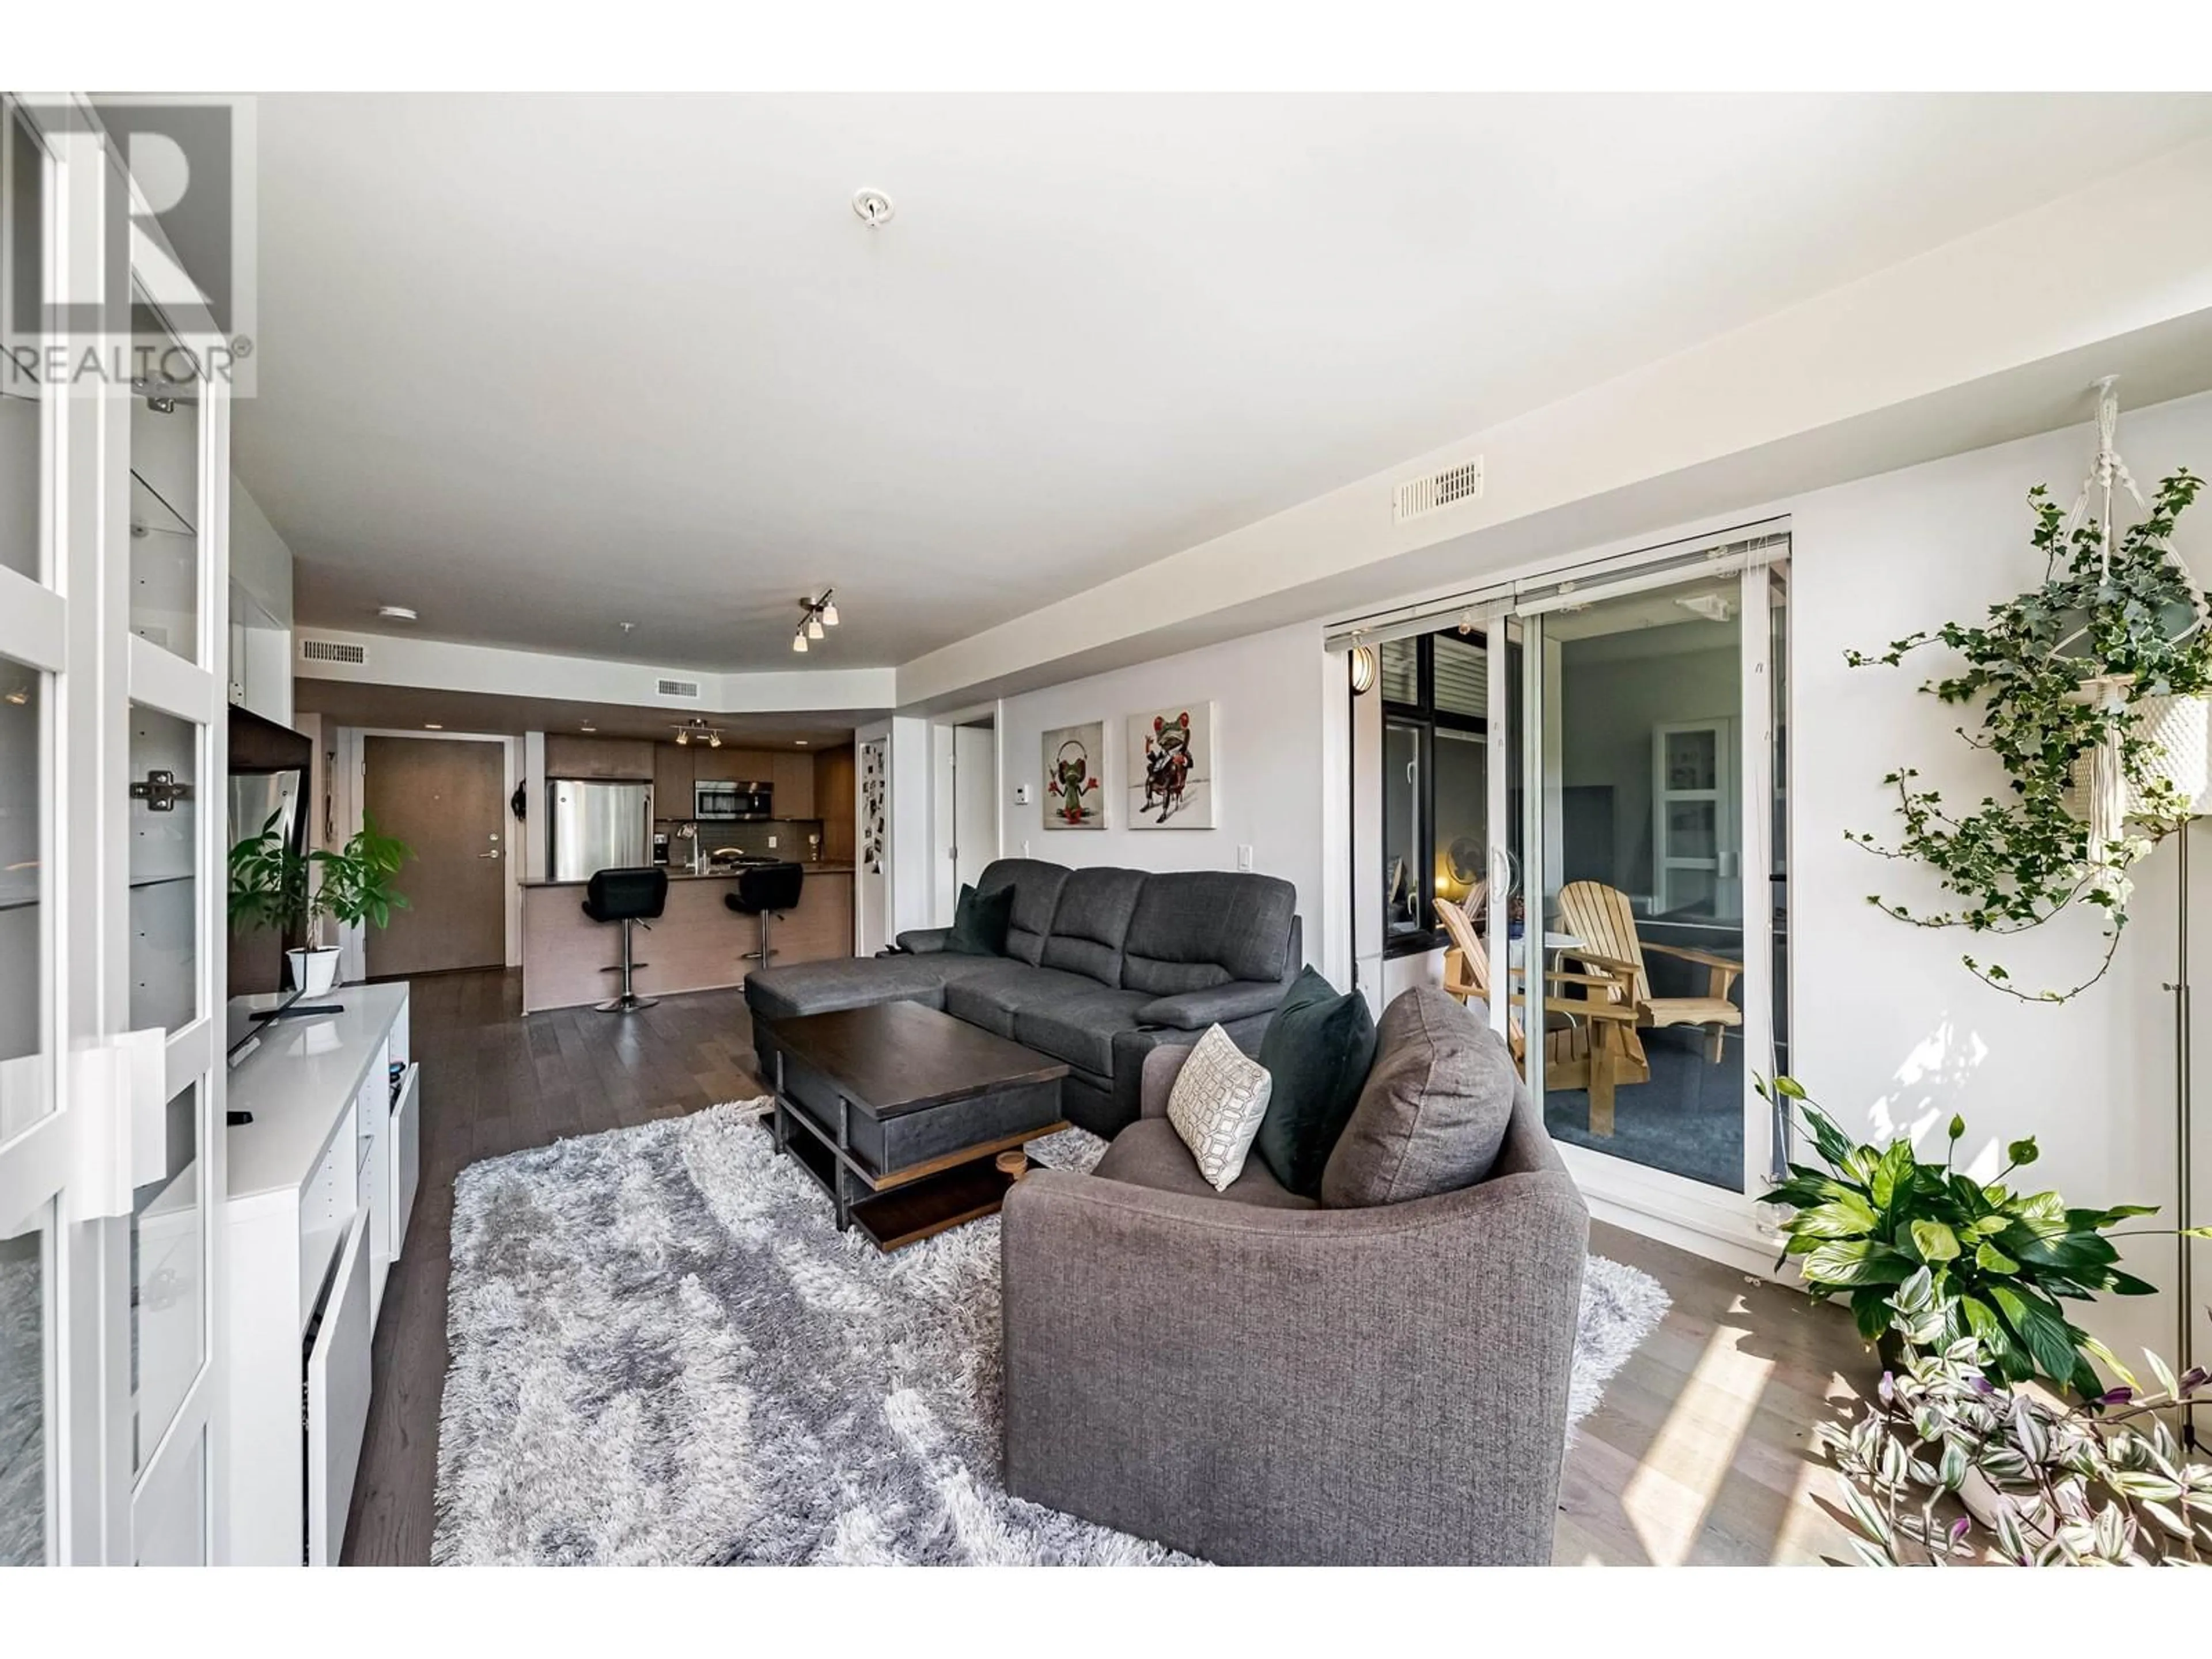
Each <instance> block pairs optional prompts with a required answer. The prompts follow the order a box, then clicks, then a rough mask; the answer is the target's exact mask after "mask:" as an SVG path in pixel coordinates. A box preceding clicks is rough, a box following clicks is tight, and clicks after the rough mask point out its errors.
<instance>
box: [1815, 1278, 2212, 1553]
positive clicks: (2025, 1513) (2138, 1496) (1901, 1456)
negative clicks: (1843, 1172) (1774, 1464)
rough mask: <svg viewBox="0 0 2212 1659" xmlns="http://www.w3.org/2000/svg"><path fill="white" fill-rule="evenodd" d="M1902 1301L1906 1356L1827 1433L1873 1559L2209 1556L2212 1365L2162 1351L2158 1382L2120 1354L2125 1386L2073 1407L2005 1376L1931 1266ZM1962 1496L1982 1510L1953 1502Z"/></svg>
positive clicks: (1895, 1310)
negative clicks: (2204, 1405)
mask: <svg viewBox="0 0 2212 1659" xmlns="http://www.w3.org/2000/svg"><path fill="white" fill-rule="evenodd" d="M1889 1308H1890V1311H1891V1312H1892V1314H1893V1316H1894V1319H1895V1322H1896V1329H1897V1330H1898V1332H1899V1334H1900V1335H1901V1336H1902V1337H1903V1338H1904V1340H1905V1345H1906V1346H1905V1355H1904V1358H1903V1359H1902V1362H1901V1364H1899V1367H1898V1368H1897V1369H1896V1370H1893V1371H1892V1372H1891V1373H1889V1374H1888V1375H1886V1376H1884V1377H1883V1378H1882V1380H1881V1387H1880V1388H1879V1389H1877V1390H1876V1392H1875V1401H1874V1403H1873V1404H1871V1405H1870V1406H1869V1407H1867V1410H1866V1412H1865V1413H1864V1415H1863V1416H1862V1417H1861V1418H1860V1419H1858V1421H1857V1422H1856V1423H1854V1424H1853V1425H1851V1426H1850V1428H1848V1429H1846V1428H1844V1427H1842V1426H1841V1425H1838V1424H1834V1423H1823V1424H1821V1425H1820V1426H1819V1428H1818V1429H1817V1430H1816V1431H1815V1432H1816V1435H1817V1437H1818V1438H1819V1440H1820V1445H1821V1447H1822V1449H1824V1450H1825V1451H1826V1453H1827V1455H1828V1456H1829V1457H1830V1458H1831V1459H1832V1461H1833V1462H1835V1464H1836V1466H1837V1468H1838V1471H1839V1473H1840V1474H1841V1475H1842V1477H1843V1482H1844V1507H1845V1509H1847V1510H1849V1511H1850V1516H1851V1520H1852V1522H1853V1523H1854V1524H1855V1525H1856V1526H1857V1528H1858V1530H1859V1532H1860V1533H1861V1534H1862V1536H1860V1537H1858V1538H1855V1539H1853V1540H1852V1541H1851V1543H1852V1547H1853V1548H1854V1549H1855V1550H1856V1552H1857V1554H1858V1557H1859V1559H1861V1560H1862V1561H1864V1562H1866V1563H1868V1564H1869V1565H1875V1566H1892V1565H1894V1566H1906V1565H1923V1564H1924V1565H1936V1566H1941V1565H1943V1564H1944V1563H1945V1562H1947V1561H1948V1560H1951V1559H1995V1560H1996V1561H2000V1562H2003V1563H2006V1564H2008V1565H2016V1566H2053V1565H2069V1566H2070V1565H2083V1564H2100V1565H2153V1564H2165V1565H2203V1564H2204V1562H2205V1560H2206V1559H2207V1557H2208V1555H2212V1463H2207V1462H2203V1460H2202V1459H2197V1460H2191V1458H2190V1457H2189V1456H2188V1455H2187V1453H2186V1452H2185V1449H2184V1441H2185V1434H2184V1433H2183V1432H2182V1430H2183V1425H2184V1424H2185V1420H2186V1417H2187V1414H2188V1413H2189V1412H2191V1410H2192V1409H2194V1408H2195V1407H2196V1406H2197V1404H2198V1402H2200V1401H2202V1400H2203V1398H2204V1396H2205V1395H2206V1392H2207V1384H2208V1383H2212V1376H2207V1374H2206V1372H2205V1370H2203V1367H2201V1366H2199V1367H2196V1368H2194V1369H2192V1370H2189V1371H2188V1372H2186V1373H2185V1374H2184V1375H2183V1376H2179V1377H2177V1376H2174V1374H2173V1372H2172V1370H2171V1369H2169V1368H2168V1367H2167V1366H2166V1364H2165V1362H2164V1361H2162V1360H2160V1358H2159V1357H2158V1356H2157V1355H2156V1354H2147V1355H2146V1356H2145V1358H2148V1360H2149V1362H2150V1367H2151V1370H2152V1371H2153V1373H2154V1376H2155V1379H2156V1383H2157V1386H2156V1387H2155V1388H2154V1389H2143V1388H2142V1387H2141V1385H2139V1384H2138V1383H2136V1380H2135V1378H2134V1377H2133V1376H2130V1375H2129V1374H2128V1373H2127V1372H2126V1371H2125V1370H2120V1369H2119V1368H2118V1367H2117V1366H2116V1367H2115V1368H2114V1369H2115V1370H2116V1372H2117V1373H2118V1375H2119V1376H2121V1377H2123V1378H2124V1382H2123V1383H2121V1384H2120V1385H2119V1386H2118V1387H2116V1388H2112V1389H2106V1390H2105V1391H2104V1392H2103V1393H2101V1394H2100V1395H2096V1396H2095V1397H2094V1398H2093V1399H2086V1400H2083V1401H2081V1402H2079V1403H2077V1404H2075V1405H2072V1406H2065V1405H2062V1404H2060V1403H2058V1402H2057V1401H2052V1400H2051V1399H2050V1398H2049V1397H2048V1396H2046V1395H2041V1394H2039V1393H2038V1392H2037V1391H2036V1390H2033V1389H2016V1388H2005V1387H2002V1386H2000V1383H1999V1380H1998V1379H1996V1377H1995V1376H1994V1375H1993V1368H1992V1367H1991V1366H1990V1364H1989V1360H1988V1356H1987V1353H1986V1352H1985V1351H1984V1347H1983V1345H1982V1342H1981V1340H1980V1339H1979V1338H1978V1337H1976V1336H1973V1335H1972V1334H1968V1335H1965V1336H1958V1337H1952V1336H1948V1334H1947V1332H1948V1329H1949V1328H1950V1322H1949V1320H1948V1317H1947V1316H1946V1315H1945V1312H1944V1310H1943V1306H1942V1302H1941V1300H1940V1298H1939V1297H1938V1296H1937V1294H1936V1285H1935V1275H1934V1273H1933V1272H1932V1271H1931V1270H1930V1269H1929V1268H1926V1267H1922V1268H1918V1269H1917V1270H1915V1272H1914V1273H1912V1274H1911V1277H1910V1278H1908V1279H1906V1280H1905V1283H1904V1284H1903V1285H1900V1286H1899V1288H1898V1291H1897V1294H1896V1295H1895V1296H1894V1297H1891V1298H1890V1299H1889ZM1951 1498H1956V1499H1957V1500H1958V1502H1959V1503H1960V1504H1963V1505H1964V1506H1965V1508H1966V1510H1967V1514H1966V1515H1954V1514H1952V1513H1951V1512H1950V1505H1949V1504H1948V1501H1947V1500H1948V1499H1951ZM1976 1522H1979V1523H1980V1524H1981V1526H1982V1527H1983V1528H1986V1529H1987V1536H1986V1538H1985V1539H1978V1538H1977V1537H1976V1534H1975V1530H1974V1528H1975V1523H1976Z"/></svg>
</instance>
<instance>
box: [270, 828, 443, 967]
mask: <svg viewBox="0 0 2212 1659" xmlns="http://www.w3.org/2000/svg"><path fill="white" fill-rule="evenodd" d="M280 816H281V814H280V813H274V812H272V813H271V814H270V816H269V819H268V821H267V822H266V823H264V824H263V825H262V826H261V829H260V833H258V835H253V836H247V837H246V839H245V840H243V841H241V842H239V843H238V844H237V845H236V846H234V847H233V848H231V849H230V920H231V924H232V926H234V927H240V928H243V929H246V930H248V931H251V930H252V929H255V928H262V927H275V928H279V929H282V930H283V931H285V932H287V933H294V932H296V933H298V934H299V936H300V937H301V938H303V939H307V941H308V943H307V944H306V945H302V946H299V947H296V948H294V949H291V950H288V951H285V952H284V959H285V961H286V963H288V964H289V967H290V970H291V975H292V983H293V985H294V986H295V987H297V988H298V989H300V990H301V991H302V992H304V993H305V994H307V995H309V996H317V995H320V994H322V993H323V992H325V991H327V990H329V989H330V988H331V985H332V984H333V983H334V982H335V981H336V980H337V963H338V950H337V946H336V945H317V944H316V943H314V938H315V933H316V931H317V930H316V924H317V923H318V922H319V921H321V920H322V919H323V918H325V917H328V918H330V919H331V920H332V921H336V922H337V923H338V924H340V925H341V926H342V927H357V926H359V925H360V924H362V923H363V922H374V923H375V924H376V926H378V927H384V926H386V924H388V923H389V922H390V921H391V919H392V912H393V911H394V910H404V909H405V908H407V899H406V896H405V895H404V894H402V893H400V892H398V891H397V890H394V889H393V887H392V877H394V876H395V875H397V874H398V872H399V868H400V866H402V865H403V864H404V863H405V862H406V861H407V860H409V859H411V858H413V857H414V856H415V853H414V849H413V848H410V847H409V846H408V845H407V844H406V842H403V841H400V840H398V839H397V838H396V837H394V836H387V835H386V834H384V833H383V832H382V831H381V830H380V829H377V827H376V820H375V819H374V817H371V816H370V815H369V814H368V813H366V812H364V813H362V821H361V828H360V829H359V830H357V831H356V833H355V835H354V836H353V838H352V839H351V840H350V841H349V842H346V844H345V845H344V846H343V847H342V848H338V849H337V851H335V852H332V851H327V850H317V851H315V852H311V853H307V854H301V853H300V852H299V851H297V850H296V849H295V848H293V847H292V846H291V844H290V843H289V842H288V841H287V840H286V839H285V837H284V836H283V832H282V831H281V830H280V829H278V827H277V819H278V818H279V817H280Z"/></svg>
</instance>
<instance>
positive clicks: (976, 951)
mask: <svg viewBox="0 0 2212 1659" xmlns="http://www.w3.org/2000/svg"><path fill="white" fill-rule="evenodd" d="M1013 919H1014V890H1013V889H1012V888H1011V887H1001V888H1000V889H999V890H998V891H997V892H995V893H979V892H977V891H976V890H975V888H973V887H972V886H963V888H961V890H960V898H959V902H957V903H956V904H955V905H954V906H953V907H952V932H951V933H950V934H949V935H947V936H946V939H945V949H946V950H948V951H953V952H955V953H956V954H957V955H960V956H963V957H1002V956H1004V955H1006V929H1007V928H1008V927H1010V926H1011V925H1012V922H1013Z"/></svg>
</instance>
